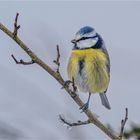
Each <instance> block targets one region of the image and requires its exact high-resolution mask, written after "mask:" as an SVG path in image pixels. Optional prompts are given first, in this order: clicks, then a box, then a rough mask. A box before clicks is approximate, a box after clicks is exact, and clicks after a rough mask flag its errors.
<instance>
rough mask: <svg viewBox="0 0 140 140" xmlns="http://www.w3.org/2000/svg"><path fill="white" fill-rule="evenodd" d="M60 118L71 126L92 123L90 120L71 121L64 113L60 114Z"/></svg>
mask: <svg viewBox="0 0 140 140" xmlns="http://www.w3.org/2000/svg"><path fill="white" fill-rule="evenodd" d="M59 119H60V120H61V122H62V123H64V124H66V125H68V126H70V127H73V126H79V125H87V124H90V123H91V122H90V121H89V120H87V121H80V120H79V121H77V122H73V123H72V122H70V121H68V120H66V119H65V118H64V117H63V116H62V115H59Z"/></svg>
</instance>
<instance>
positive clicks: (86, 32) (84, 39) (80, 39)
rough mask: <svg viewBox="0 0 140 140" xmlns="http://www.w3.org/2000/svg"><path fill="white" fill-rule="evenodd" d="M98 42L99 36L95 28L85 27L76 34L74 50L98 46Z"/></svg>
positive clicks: (73, 41)
mask: <svg viewBox="0 0 140 140" xmlns="http://www.w3.org/2000/svg"><path fill="white" fill-rule="evenodd" d="M98 40H99V36H98V34H97V33H96V31H95V30H94V28H92V27H90V26H85V27H83V28H81V29H80V30H79V31H78V32H77V33H76V35H75V38H74V39H73V40H72V41H71V42H72V43H74V49H86V48H90V47H93V46H94V45H96V43H97V42H98Z"/></svg>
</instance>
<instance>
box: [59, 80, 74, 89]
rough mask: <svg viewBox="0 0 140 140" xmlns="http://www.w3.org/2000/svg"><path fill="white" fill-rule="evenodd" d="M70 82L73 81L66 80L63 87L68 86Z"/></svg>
mask: <svg viewBox="0 0 140 140" xmlns="http://www.w3.org/2000/svg"><path fill="white" fill-rule="evenodd" d="M70 83H72V81H70V80H67V81H65V82H64V85H63V86H62V88H61V89H64V88H66V87H68V86H69V84H70Z"/></svg>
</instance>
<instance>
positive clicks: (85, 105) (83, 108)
mask: <svg viewBox="0 0 140 140" xmlns="http://www.w3.org/2000/svg"><path fill="white" fill-rule="evenodd" d="M88 106H89V103H88V102H87V103H85V104H84V105H83V106H81V107H80V108H79V109H80V110H82V111H81V113H83V112H85V111H86V110H87V109H88Z"/></svg>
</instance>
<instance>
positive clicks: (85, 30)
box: [77, 26, 94, 35]
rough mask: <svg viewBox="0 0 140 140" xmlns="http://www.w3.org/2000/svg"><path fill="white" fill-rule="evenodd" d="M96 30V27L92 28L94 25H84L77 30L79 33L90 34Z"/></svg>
mask: <svg viewBox="0 0 140 140" xmlns="http://www.w3.org/2000/svg"><path fill="white" fill-rule="evenodd" d="M93 31H94V28H92V27H90V26H85V27H83V28H81V29H80V30H79V31H78V32H77V34H82V35H83V34H88V33H90V32H93Z"/></svg>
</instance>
